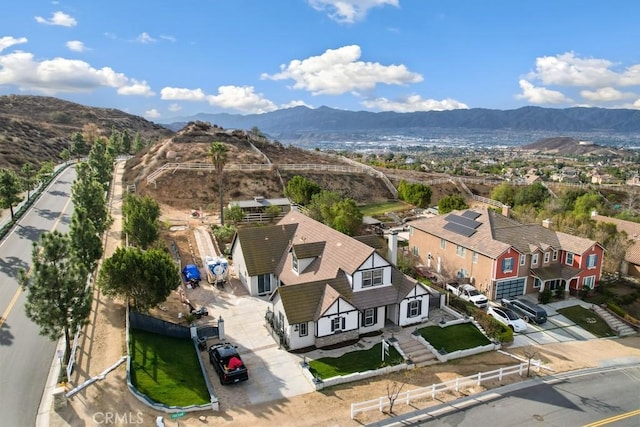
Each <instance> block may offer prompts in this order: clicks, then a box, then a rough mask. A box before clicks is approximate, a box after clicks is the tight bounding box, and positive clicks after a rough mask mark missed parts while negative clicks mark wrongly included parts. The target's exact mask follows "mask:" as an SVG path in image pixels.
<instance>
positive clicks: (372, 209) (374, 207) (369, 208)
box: [360, 201, 413, 216]
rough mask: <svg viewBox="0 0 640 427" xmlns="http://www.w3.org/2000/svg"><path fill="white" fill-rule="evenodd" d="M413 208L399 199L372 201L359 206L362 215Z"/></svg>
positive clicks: (382, 213) (381, 213) (374, 214)
mask: <svg viewBox="0 0 640 427" xmlns="http://www.w3.org/2000/svg"><path fill="white" fill-rule="evenodd" d="M411 208H413V206H412V205H410V204H408V203H404V202H401V201H397V202H382V203H373V204H370V205H366V206H363V207H361V208H360V212H362V215H367V216H377V215H384V213H385V212H397V211H406V210H409V209H411Z"/></svg>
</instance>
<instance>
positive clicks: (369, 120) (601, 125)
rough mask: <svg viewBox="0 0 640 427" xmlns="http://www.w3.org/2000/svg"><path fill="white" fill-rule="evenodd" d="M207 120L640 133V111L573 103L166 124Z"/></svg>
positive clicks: (321, 128) (313, 136)
mask: <svg viewBox="0 0 640 427" xmlns="http://www.w3.org/2000/svg"><path fill="white" fill-rule="evenodd" d="M196 120H199V121H205V122H209V123H211V124H216V125H218V126H222V127H224V128H237V129H252V128H254V127H257V128H258V129H260V131H261V132H263V133H266V134H268V135H269V136H271V137H273V138H276V139H279V140H283V141H296V140H322V139H330V140H334V137H333V136H335V135H340V138H343V140H344V139H348V138H353V137H357V136H358V135H359V134H362V133H369V134H388V135H391V134H399V133H402V134H403V135H407V136H410V135H412V134H413V135H417V134H420V133H424V131H425V130H426V129H458V130H469V131H471V130H476V131H477V130H482V131H531V132H553V133H563V132H567V133H571V132H613V133H636V132H640V110H631V109H605V108H586V107H574V108H565V109H555V108H541V107H523V108H518V109H515V110H490V109H483V108H472V109H468V110H449V111H425V112H414V113H396V112H378V113H374V112H368V111H345V110H337V109H333V108H329V107H320V108H317V109H311V108H308V107H305V106H299V107H294V108H288V109H282V110H277V111H273V112H270V113H263V114H249V115H240V114H226V113H223V114H205V113H201V114H197V115H194V116H190V117H181V118H178V119H176V120H175V121H174V122H172V123H166V124H164V125H165V126H167V127H168V128H170V129H172V130H178V129H181V128H182V127H184V125H185V124H186V123H187V122H189V121H196Z"/></svg>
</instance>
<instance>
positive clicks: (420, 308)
mask: <svg viewBox="0 0 640 427" xmlns="http://www.w3.org/2000/svg"><path fill="white" fill-rule="evenodd" d="M417 313H418V316H420V315H421V314H422V300H421V299H419V300H418V310H417Z"/></svg>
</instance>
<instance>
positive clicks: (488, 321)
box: [474, 310, 513, 342]
mask: <svg viewBox="0 0 640 427" xmlns="http://www.w3.org/2000/svg"><path fill="white" fill-rule="evenodd" d="M474 319H476V321H477V322H478V323H479V324H480V326H482V329H484V331H485V332H486V333H487V335H488V336H489V337H490V338H494V339H496V340H498V341H500V342H511V341H513V331H512V330H511V328H510V327H508V326H507V325H504V324H502V323H500V322H498V321H497V320H496V319H494V318H493V317H492V316H489V315H488V314H487V313H485V312H484V311H482V310H476V315H475V316H474Z"/></svg>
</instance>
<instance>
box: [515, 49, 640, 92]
mask: <svg viewBox="0 0 640 427" xmlns="http://www.w3.org/2000/svg"><path fill="white" fill-rule="evenodd" d="M615 65H616V64H614V63H613V62H611V61H609V60H607V59H598V58H580V57H578V56H576V55H575V54H574V53H573V52H567V53H563V54H560V55H556V56H543V57H540V58H536V70H535V71H534V72H532V73H529V75H528V76H527V79H529V80H534V79H535V80H538V81H540V82H542V84H544V85H547V86H548V85H558V86H583V87H590V88H601V87H609V86H635V85H640V64H634V65H632V66H630V67H628V68H626V69H625V70H623V71H620V72H619V71H615V70H614V67H615Z"/></svg>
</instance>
